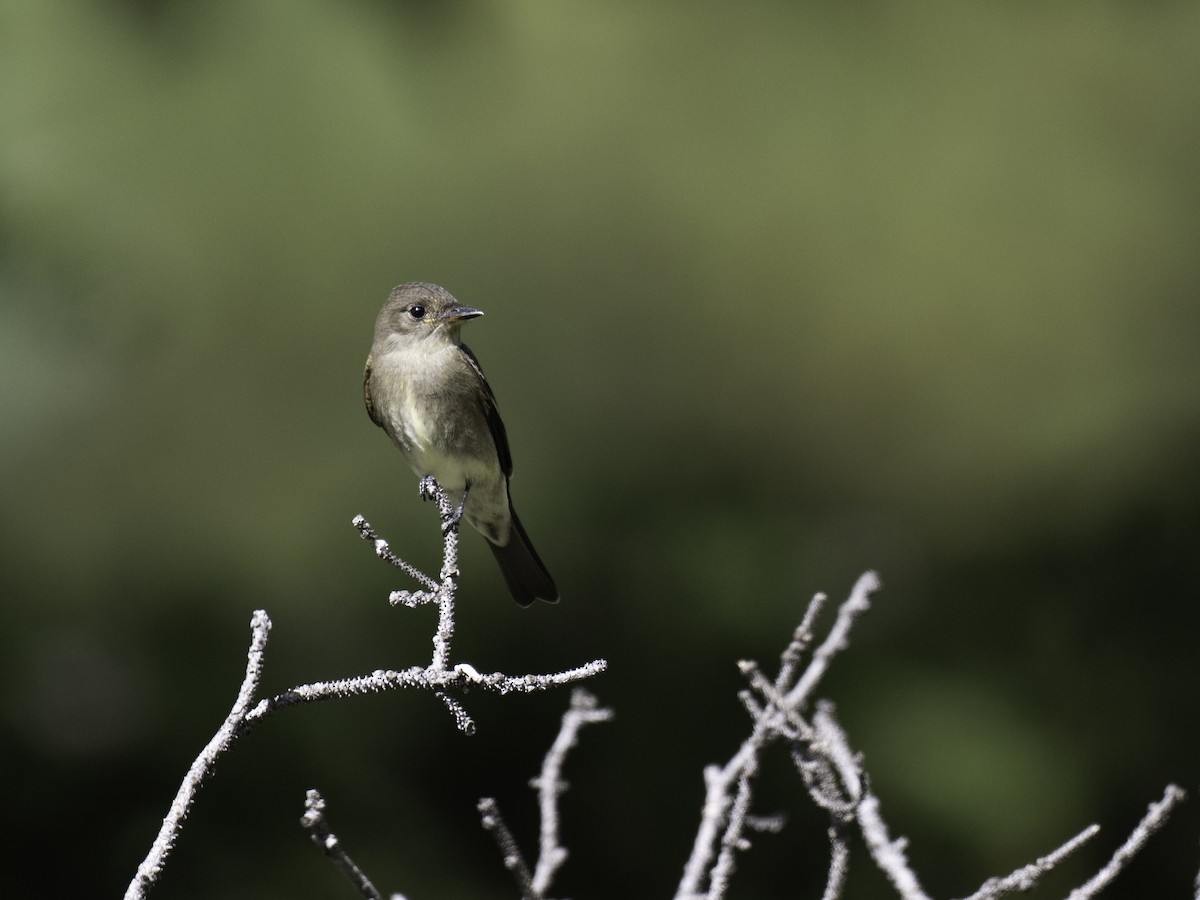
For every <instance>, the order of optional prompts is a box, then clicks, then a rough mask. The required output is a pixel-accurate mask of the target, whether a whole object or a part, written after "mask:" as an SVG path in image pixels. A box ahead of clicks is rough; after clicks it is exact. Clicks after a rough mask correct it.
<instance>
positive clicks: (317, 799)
mask: <svg viewBox="0 0 1200 900" xmlns="http://www.w3.org/2000/svg"><path fill="white" fill-rule="evenodd" d="M300 824H301V825H302V826H304V828H305V829H306V830H307V831H308V833H309V837H311V838H312V842H313V843H314V844H316V845H317V846H318V847H320V848H321V851H322V852H323V853H324V854H325V855H326V856H328V857H329V858H330V859H331V860H333V864H334V865H335V866H337V867H338V868H339V869H341V870H342V873H343V874H344V875H345V876H346V877H347V878H349V879H350V883H351V884H353V885H354V887H355V888H356V889H357V890H358V892H359V893H360V894H362V895H363V896H364V897H366V898H367V900H383V895H382V894H381V893H379V891H377V890H376V889H375V885H373V884H371V879H369V878H367V876H366V875H365V874H364V873H363V871H362V869H360V868H359V867H358V866H357V865H355V863H354V860H352V859H351V858H350V854H348V853H347V852H346V851H345V850H344V849H342V843H341V841H339V840H338V839H337V835H335V834H334V833H333V832H332V831H331V830H330V828H329V823H328V822H327V821H326V820H325V798H324V797H322V796H321V794H320V792H319V791H317V790H315V789H314V790H310V791H308V793H307V794H305V797H304V815H303V816H301V817H300Z"/></svg>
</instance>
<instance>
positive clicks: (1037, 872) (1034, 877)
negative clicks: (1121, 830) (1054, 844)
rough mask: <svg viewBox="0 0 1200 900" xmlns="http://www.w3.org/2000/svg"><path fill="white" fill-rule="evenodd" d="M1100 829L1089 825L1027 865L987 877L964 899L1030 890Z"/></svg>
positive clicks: (990, 898) (987, 899) (991, 899)
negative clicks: (1004, 873)
mask: <svg viewBox="0 0 1200 900" xmlns="http://www.w3.org/2000/svg"><path fill="white" fill-rule="evenodd" d="M1099 831H1100V826H1099V825H1089V826H1088V827H1087V828H1085V829H1083V831H1081V832H1079V834H1077V835H1075V837H1073V838H1071V839H1070V840H1069V841H1067V842H1066V843H1065V844H1063V845H1062V846H1061V847H1059V848H1058V849H1057V850H1053V851H1051V852H1050V853H1047V854H1046V855H1045V856H1041V857H1038V859H1037V860H1036V861H1034V862H1032V863H1030V864H1029V865H1027V866H1022V867H1021V868H1019V869H1017V870H1016V871H1015V872H1013V873H1012V874H1011V875H1005V876H1004V877H1003V878H989V879H988V880H987V881H985V882H984V883H983V884H982V885H981V886H980V888H979V890H977V891H976V892H975V893H974V894H972V895H971V896H970V897H967V898H966V900H995V898H997V897H1002V896H1004V895H1005V894H1010V893H1012V892H1013V891H1030V890H1033V888H1034V887H1036V886H1037V883H1038V879H1039V878H1041V877H1042V876H1043V875H1045V874H1046V873H1047V872H1049V871H1050V870H1051V869H1053V868H1054V867H1055V866H1057V865H1058V864H1059V863H1060V862H1062V861H1063V860H1064V859H1066V858H1067V857H1068V856H1070V855H1071V854H1072V853H1074V852H1075V851H1076V850H1078V849H1079V848H1080V847H1082V846H1083V845H1084V844H1086V843H1087V842H1088V841H1090V840H1091V839H1092V838H1093V837H1095V836H1096V834H1097V833H1099Z"/></svg>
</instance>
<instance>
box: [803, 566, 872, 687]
mask: <svg viewBox="0 0 1200 900" xmlns="http://www.w3.org/2000/svg"><path fill="white" fill-rule="evenodd" d="M879 588H880V583H879V576H878V575H876V574H875V573H874V572H864V573H863V574H862V575H861V576H859V579H858V581H857V582H855V584H854V587H853V588H852V589H851V591H850V596H849V598H848V599H847V600H846V602H845V603H843V604H842V605H841V607H840V608H839V609H838V615H837V621H836V622H834V623H833V628H831V629H830V630H829V634H828V635H826V636H825V640H824V641H822V642H821V646H819V647H818V648H817V649H816V651H815V652H814V653H813V658H812V662H810V663H809V664H808V668H807V669H805V670H804V674H803V675H801V676H800V680H799V681H798V682H797V683H796V686H795V687H794V688H792V689H791V690H790V691H788V693H787V705H788V706H789V707H791V708H792V709H803V708H804V704H805V703H806V702H807V700H808V698H809V697H810V696H811V695H812V692H813V691H814V690H815V689H816V687H817V684H818V683H819V682H820V681H821V678H822V677H823V676H824V674H825V671H826V670H827V669H828V668H829V663H830V662H831V661H832V660H833V657H834V656H836V655H837V654H838V653H839V652H841V651H842V650H845V649H846V647H847V646H848V641H849V637H850V629H851V628H853V627H854V623H855V621H856V620H857V619H858V617H859V616H861V615H862V614H863V613H865V612H866V611H867V610H869V609H870V608H871V595H872V594H873V593H875V592H876V591H878V590H879Z"/></svg>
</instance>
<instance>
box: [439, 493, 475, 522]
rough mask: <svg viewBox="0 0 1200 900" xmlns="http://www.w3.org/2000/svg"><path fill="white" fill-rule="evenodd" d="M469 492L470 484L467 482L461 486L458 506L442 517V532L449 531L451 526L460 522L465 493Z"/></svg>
mask: <svg viewBox="0 0 1200 900" xmlns="http://www.w3.org/2000/svg"><path fill="white" fill-rule="evenodd" d="M470 492H471V486H470V485H469V484H468V485H466V486H465V487H464V488H463V495H462V499H461V500H459V501H458V506H457V507H455V509H454V511H453V512H451V513H450V515H449V516H446V517H445V518H444V519H442V534H445V533H446V532H448V531H450V530H451V529H452V528H457V527H458V526H459V523H461V522H462V517H463V510H464V509H466V508H467V494H469V493H470Z"/></svg>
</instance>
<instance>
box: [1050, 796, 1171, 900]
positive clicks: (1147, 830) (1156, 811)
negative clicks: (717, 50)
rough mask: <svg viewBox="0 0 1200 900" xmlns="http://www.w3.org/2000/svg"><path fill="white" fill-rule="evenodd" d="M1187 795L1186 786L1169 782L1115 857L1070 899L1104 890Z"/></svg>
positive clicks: (1086, 899) (1083, 899)
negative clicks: (1184, 788)
mask: <svg viewBox="0 0 1200 900" xmlns="http://www.w3.org/2000/svg"><path fill="white" fill-rule="evenodd" d="M1186 796H1187V795H1186V794H1185V793H1184V791H1183V788H1181V787H1178V786H1177V785H1174V784H1168V785H1167V788H1166V790H1165V791H1164V792H1163V796H1162V799H1161V800H1159V801H1158V802H1157V803H1151V804H1150V808H1149V809H1148V810H1147V811H1146V815H1145V816H1143V817H1142V821H1140V822H1138V825H1137V828H1135V829H1133V833H1132V834H1130V835H1129V837H1128V838H1126V839H1125V843H1123V844H1122V845H1121V846H1120V847H1118V848H1117V851H1116V852H1115V853H1114V854H1113V855H1112V859H1110V860H1109V861H1108V863H1107V864H1106V865H1105V866H1104V868H1102V869H1101V870H1100V871H1099V872H1097V873H1096V874H1095V875H1093V876H1092V877H1091V879H1089V880H1088V882H1087V883H1086V884H1084V885H1083V886H1082V887H1078V888H1076V889H1075V890H1073V891H1071V893H1070V894H1068V895H1067V900H1089V898H1091V897H1094V896H1096V894H1098V893H1100V891H1102V890H1104V888H1105V887H1107V886H1108V884H1109V882H1111V881H1112V880H1113V879H1114V878H1116V877H1117V875H1119V874H1120V872H1121V870H1122V869H1124V868H1125V866H1126V865H1128V864H1129V861H1130V860H1131V859H1133V857H1134V856H1135V855H1136V854H1137V852H1138V851H1139V850H1141V849H1142V847H1143V846H1145V844H1146V841H1147V840H1148V839H1149V838H1150V835H1152V834H1154V832H1156V831H1158V829H1160V828H1161V827H1162V826H1163V825H1164V824H1165V823H1166V821H1167V818H1168V816H1170V815H1171V810H1172V809H1174V808H1175V807H1176V806H1177V805H1178V804H1179V803H1180V801H1182V800H1183V798H1184V797H1186Z"/></svg>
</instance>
